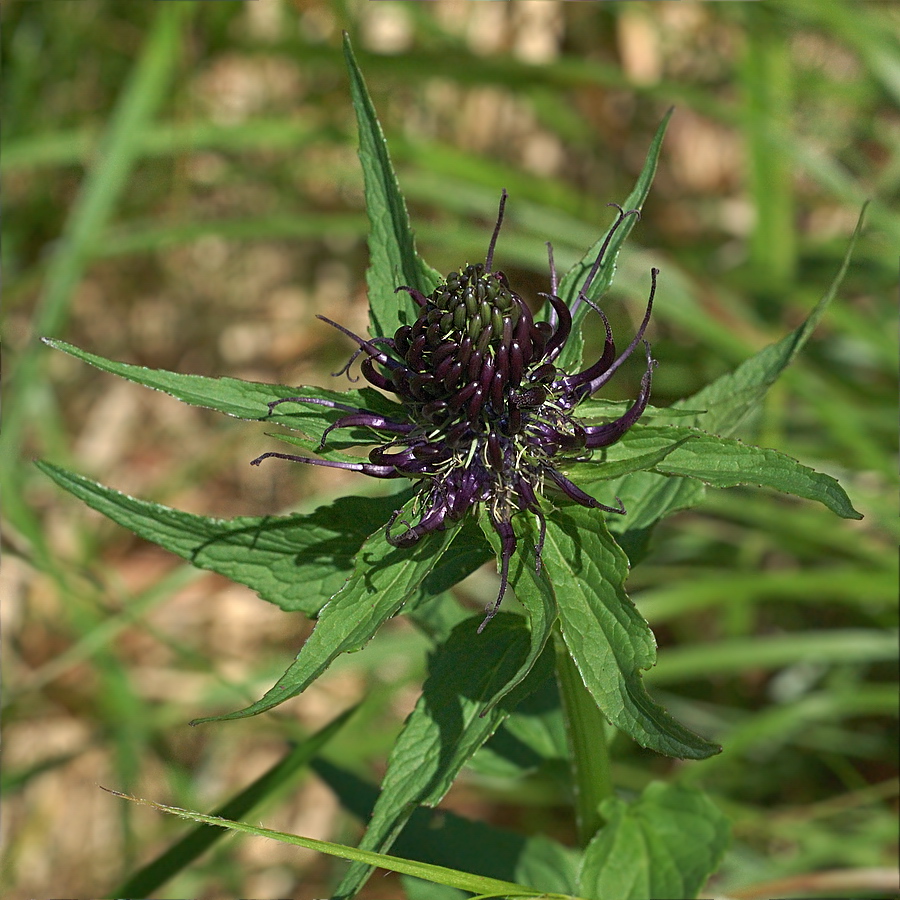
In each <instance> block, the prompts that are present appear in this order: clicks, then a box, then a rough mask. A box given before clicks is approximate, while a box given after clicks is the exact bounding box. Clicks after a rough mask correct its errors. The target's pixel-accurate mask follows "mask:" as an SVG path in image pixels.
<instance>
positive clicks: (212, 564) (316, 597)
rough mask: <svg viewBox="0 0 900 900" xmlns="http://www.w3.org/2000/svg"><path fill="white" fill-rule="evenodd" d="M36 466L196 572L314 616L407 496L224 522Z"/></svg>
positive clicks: (53, 468)
mask: <svg viewBox="0 0 900 900" xmlns="http://www.w3.org/2000/svg"><path fill="white" fill-rule="evenodd" d="M35 465H37V467H38V468H39V469H40V470H41V471H42V472H44V473H45V474H46V475H48V476H49V477H50V478H52V479H53V480H54V481H55V482H56V483H57V484H58V485H59V486H60V487H61V488H63V489H64V490H67V491H69V493H71V494H73V495H74V496H76V497H78V498H79V499H80V500H82V501H84V502H85V503H86V504H87V505H88V506H90V507H91V508H92V509H96V510H97V511H98V512H101V513H103V515H105V516H107V517H108V518H110V519H112V520H113V521H114V522H118V524H120V525H122V526H124V527H125V528H129V529H131V530H132V531H133V532H134V533H135V534H137V535H140V537H142V538H144V539H146V540H148V541H152V542H153V543H154V544H159V546H160V547H165V549H166V550H169V551H170V552H172V553H175V554H177V555H178V556H180V557H181V558H182V559H186V560H187V561H188V562H189V563H191V565H194V566H196V567H197V568H198V569H206V570H208V571H210V572H217V573H219V574H220V575H224V576H225V577H226V578H230V579H231V580H232V581H236V582H237V583H238V584H245V585H247V587H249V588H252V589H253V590H254V591H256V592H257V593H258V594H259V596H260V597H262V599H263V600H267V601H268V602H269V603H274V604H275V605H276V606H279V607H280V608H281V609H283V610H285V611H286V612H303V613H305V614H306V615H308V616H315V615H317V614H318V612H319V610H320V609H321V608H322V606H323V605H324V604H325V603H327V602H328V600H329V599H330V598H331V597H332V596H334V594H335V593H337V591H339V590H340V589H341V587H342V586H343V585H344V583H345V582H346V580H347V578H348V577H349V575H350V573H351V572H352V570H353V564H354V561H355V559H356V557H357V556H358V555H359V553H360V549H361V548H362V546H363V543H364V541H365V540H366V538H368V537H369V533H370V531H371V529H372V528H373V527H377V523H379V522H381V523H386V522H387V521H388V519H389V518H390V516H391V513H392V512H393V511H394V510H395V509H396V508H397V507H398V506H399V505H400V504H402V503H403V502H404V501H405V499H406V498H407V497H408V495H405V496H402V495H401V496H399V497H398V496H396V495H395V496H392V497H379V498H362V497H348V498H345V499H340V500H338V501H337V502H335V503H334V504H332V505H331V506H328V507H321V508H319V509H317V510H316V511H315V512H313V513H310V514H309V515H294V516H284V517H278V516H261V517H254V518H250V517H247V518H238V519H230V520H227V521H226V520H222V519H211V518H207V517H206V516H195V515H192V514H191V513H186V512H182V511H181V510H177V509H171V508H170V507H168V506H162V505H161V504H159V503H151V502H149V501H147V500H137V499H135V498H134V497H129V496H128V495H127V494H122V493H120V492H119V491H114V490H113V489H112V488H108V487H106V486H104V485H102V484H98V483H97V482H96V481H91V480H90V479H88V478H85V477H84V476H83V475H76V474H75V473H73V472H67V471H66V470H65V469H61V468H59V467H58V466H54V465H51V464H50V463H46V462H41V461H37V462H36V463H35Z"/></svg>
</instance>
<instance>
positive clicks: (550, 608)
mask: <svg viewBox="0 0 900 900" xmlns="http://www.w3.org/2000/svg"><path fill="white" fill-rule="evenodd" d="M478 524H479V525H480V526H481V530H482V531H483V532H484V535H485V537H486V538H487V540H488V543H489V544H490V545H491V546H492V547H493V550H494V553H495V554H496V555H497V558H498V560H499V558H500V536H499V535H498V534H497V532H496V531H495V530H494V528H493V526H492V525H491V523H490V520H489V518H488V516H487V513H486V512H485V511H484V510H482V512H481V515H480V516H479V519H478ZM512 525H513V530H514V531H515V535H516V550H515V553H513V557H512V559H511V560H510V564H509V584H510V587H511V588H512V589H513V591H514V593H515V595H516V597H517V598H518V600H519V602H520V603H521V604H522V606H523V607H525V612H526V613H527V614H528V620H529V624H530V626H531V627H530V629H529V636H530V648H529V651H528V655H527V656H526V657H525V659H524V660H523V661H522V665H521V667H520V668H519V671H518V672H516V674H515V675H514V676H513V677H512V678H510V680H509V681H508V682H507V683H506V684H504V685H502V686H501V687H500V688H499V689H498V691H497V693H496V694H495V695H494V696H493V697H491V699H490V701H489V702H488V707H489V708H490V707H491V706H493V705H494V704H495V703H497V702H498V701H499V700H500V699H501V698H503V697H505V696H506V694H508V693H509V692H510V691H512V690H513V689H514V688H515V687H517V686H518V685H519V684H520V683H521V682H522V681H523V680H524V679H525V677H526V676H527V675H528V673H529V672H530V671H531V668H532V666H534V664H535V663H536V662H537V660H538V658H539V657H540V656H541V654H542V653H543V652H544V648H545V647H546V645H547V641H548V639H549V638H550V635H551V634H552V633H553V623H554V622H555V621H556V616H557V612H556V601H555V600H554V598H553V592H552V591H551V590H550V588H549V586H548V585H547V584H546V582H544V581H536V580H535V579H534V578H531V577H525V578H523V577H522V572H523V570H524V569H528V570H530V571H531V572H532V573H533V572H534V570H535V567H536V558H535V555H534V547H535V546H536V541H537V535H536V534H535V519H534V516H532V515H524V516H516V517H515V518H514V519H513V522H512ZM488 627H490V626H488Z"/></svg>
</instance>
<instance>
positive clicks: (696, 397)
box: [673, 203, 868, 436]
mask: <svg viewBox="0 0 900 900" xmlns="http://www.w3.org/2000/svg"><path fill="white" fill-rule="evenodd" d="M866 206H868V203H866V204H865V205H864V206H863V208H862V211H861V212H860V214H859V219H858V220H857V222H856V228H855V229H854V231H853V236H852V237H851V238H850V244H849V246H848V247H847V252H846V253H845V254H844V259H843V261H842V262H841V266H840V269H838V273H837V275H835V277H834V280H833V281H832V283H831V286H830V287H829V288H828V290H827V291H826V292H825V295H824V296H823V297H822V299H821V300H820V301H819V302H818V303H817V304H816V306H815V308H814V309H813V310H812V312H811V313H810V314H809V315H808V316H807V317H806V320H805V321H804V322H803V323H802V324H801V325H800V326H798V327H797V328H795V329H794V330H793V331H792V332H791V333H790V334H788V335H787V336H785V337H783V338H782V339H781V340H780V341H778V342H777V343H774V344H769V346H767V347H764V348H763V349H762V350H760V351H759V352H758V353H755V354H754V355H753V356H751V357H750V358H749V359H747V360H745V361H744V362H742V363H741V364H740V365H739V366H738V367H737V369H735V370H734V371H733V372H729V373H728V374H726V375H723V376H721V377H720V378H717V379H716V380H715V381H714V382H712V383H711V384H708V385H707V386H706V387H704V388H702V389H701V390H699V391H697V393H696V394H693V395H692V396H690V397H686V398H685V399H684V400H679V401H678V402H677V403H675V404H673V407H674V408H676V409H678V408H680V407H682V408H693V409H706V410H707V412H705V413H703V414H702V415H698V416H697V417H696V418H695V419H694V421H693V422H692V423H691V424H694V425H700V426H702V427H703V428H705V429H706V430H708V431H715V432H717V433H719V434H722V435H726V436H727V435H729V434H731V433H733V432H734V430H735V429H736V428H737V427H738V426H739V425H740V424H741V422H742V421H743V420H744V418H745V417H746V416H747V414H748V413H749V412H751V411H752V410H753V409H754V408H756V407H757V406H758V405H759V403H760V402H761V401H762V398H763V397H764V396H765V393H766V391H767V390H768V389H769V387H770V386H771V385H772V384H773V383H774V382H775V381H776V380H777V378H778V376H779V375H780V374H781V373H782V372H783V371H784V370H785V369H786V368H787V367H788V365H790V363H791V362H792V361H793V360H794V358H795V357H796V356H797V354H798V353H799V352H800V351H801V350H802V349H803V346H804V345H805V344H806V342H807V341H808V340H809V338H810V335H812V333H813V331H814V330H815V328H816V326H817V325H818V324H819V320H820V319H821V318H822V316H823V315H824V314H825V310H826V309H827V308H828V306H829V304H830V303H831V301H832V300H833V299H834V298H835V296H836V295H837V292H838V290H839V289H840V286H841V282H842V281H843V280H844V275H845V274H846V273H847V268H848V267H849V265H850V258H851V257H852V255H853V249H854V247H855V246H856V241H857V239H858V238H859V235H860V233H861V231H862V226H863V221H864V219H865V214H866Z"/></svg>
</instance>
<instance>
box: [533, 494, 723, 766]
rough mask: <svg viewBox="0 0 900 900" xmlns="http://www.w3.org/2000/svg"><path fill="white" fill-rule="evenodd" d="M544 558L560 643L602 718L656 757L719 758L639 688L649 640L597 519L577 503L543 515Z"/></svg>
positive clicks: (621, 564) (650, 659) (623, 562)
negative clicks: (565, 648)
mask: <svg viewBox="0 0 900 900" xmlns="http://www.w3.org/2000/svg"><path fill="white" fill-rule="evenodd" d="M543 559H544V571H545V572H546V576H545V577H546V578H547V579H548V580H549V581H550V583H551V584H552V585H553V589H554V593H555V594H556V601H557V604H558V607H559V616H560V629H561V632H562V636H563V640H564V641H565V644H566V647H567V648H568V651H569V654H570V655H571V657H572V659H573V660H574V662H575V665H576V666H577V668H578V671H579V673H580V674H581V678H582V680H583V681H584V684H585V686H586V687H587V689H588V691H589V692H590V693H591V695H592V696H593V698H594V700H595V701H596V702H597V705H598V706H599V707H600V709H601V710H602V711H603V713H604V715H605V716H606V717H607V718H608V719H609V720H610V721H611V722H612V723H613V724H614V725H615V726H616V727H617V728H620V729H621V730H622V731H624V732H626V734H628V735H630V736H631V737H632V738H633V739H634V740H635V741H637V742H638V744H640V745H641V746H642V747H648V748H649V749H651V750H655V751H656V752H657V753H663V754H665V755H666V756H676V757H681V758H688V759H705V758H706V757H708V756H712V755H713V754H714V753H718V752H719V751H720V748H719V747H718V746H716V745H715V744H712V743H710V742H709V741H706V740H704V739H703V738H701V737H698V736H697V735H696V734H694V733H693V732H691V731H689V730H688V729H687V728H685V727H684V726H683V725H681V724H680V723H679V722H677V721H675V719H673V718H672V717H671V716H670V715H669V714H668V713H667V712H666V711H665V710H664V709H663V708H662V707H661V706H658V705H657V704H656V703H654V701H653V700H652V699H651V697H650V695H649V694H648V693H647V690H646V688H645V687H644V684H643V681H642V678H641V669H648V668H650V667H651V666H652V665H654V663H655V662H656V642H655V640H654V638H653V634H652V632H651V631H650V627H649V626H648V625H647V623H646V622H645V621H644V619H643V618H642V617H641V615H640V613H638V611H637V610H636V609H635V607H634V604H633V603H632V602H631V600H630V599H629V598H628V596H627V594H626V593H625V588H624V586H623V585H624V581H625V577H626V575H627V574H628V560H627V558H626V557H625V554H624V552H623V551H622V550H621V548H620V547H619V546H618V545H617V544H616V543H615V541H614V540H613V539H612V537H611V536H610V534H609V532H608V531H607V530H606V526H605V524H604V522H603V519H602V517H601V516H598V515H597V513H596V512H595V511H594V510H589V509H585V508H583V507H580V506H578V507H576V506H571V507H567V508H566V509H564V510H563V509H560V510H557V511H556V512H554V513H552V514H551V515H549V516H548V517H547V537H546V541H545V543H544V553H543Z"/></svg>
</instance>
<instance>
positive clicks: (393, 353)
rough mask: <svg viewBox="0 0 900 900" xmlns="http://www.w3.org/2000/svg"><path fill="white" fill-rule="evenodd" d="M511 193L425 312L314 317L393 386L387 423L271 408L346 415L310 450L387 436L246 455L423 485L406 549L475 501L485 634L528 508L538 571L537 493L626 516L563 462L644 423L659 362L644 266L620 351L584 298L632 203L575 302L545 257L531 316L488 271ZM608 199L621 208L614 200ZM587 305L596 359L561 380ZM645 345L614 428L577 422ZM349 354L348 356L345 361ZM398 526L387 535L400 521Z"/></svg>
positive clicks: (394, 537) (367, 370)
mask: <svg viewBox="0 0 900 900" xmlns="http://www.w3.org/2000/svg"><path fill="white" fill-rule="evenodd" d="M506 199H507V193H506V191H505V190H504V191H503V192H502V193H501V196H500V208H499V211H498V214H497V223H496V225H495V227H494V232H493V234H492V236H491V240H490V244H489V246H488V252H487V256H486V257H485V262H484V263H483V264H482V263H479V264H475V265H468V266H465V267H463V268H461V269H459V270H458V271H454V272H450V273H449V274H448V275H447V277H446V279H444V281H442V282H441V283H440V284H438V285H437V287H435V288H434V290H433V291H432V292H431V294H429V295H428V296H426V295H424V294H422V293H421V292H419V291H417V290H415V289H414V288H410V287H405V286H402V287H399V288H397V291H406V292H407V293H408V294H409V295H410V297H411V298H412V300H413V301H414V302H415V303H416V305H417V306H418V307H419V316H418V318H417V319H416V320H415V322H413V323H412V324H410V325H403V326H401V327H400V328H398V329H397V331H396V332H395V333H394V334H393V336H390V337H388V336H376V337H374V338H371V339H369V340H366V339H364V338H361V337H359V336H358V335H355V334H353V333H352V332H351V331H348V330H347V329H346V328H344V327H343V326H341V325H338V324H337V323H336V322H332V321H331V320H330V319H327V318H325V317H324V316H320V317H319V318H321V319H322V320H323V321H325V322H328V324H330V325H332V326H334V327H335V328H337V329H338V330H339V331H341V332H342V333H343V334H346V335H347V336H348V337H349V338H350V339H351V340H353V341H354V342H355V343H356V344H357V346H358V350H357V351H356V353H355V354H354V359H355V358H356V357H357V356H359V355H360V354H364V356H365V358H364V359H363V361H362V365H361V371H362V374H363V376H364V377H365V378H366V380H367V381H368V382H369V383H370V384H373V385H374V386H375V387H378V388H381V389H383V390H386V391H389V392H392V393H393V394H395V395H396V397H397V398H398V400H399V401H400V404H401V406H402V411H398V412H397V414H396V415H395V416H394V417H392V418H391V417H388V416H383V415H379V414H378V413H375V412H372V411H370V410H366V409H360V408H358V407H354V406H349V405H346V404H341V403H336V402H334V401H331V400H324V399H319V398H313V397H286V398H284V399H283V400H276V401H273V402H272V403H269V412H270V414H271V412H272V410H273V409H274V408H275V407H276V406H277V405H278V404H279V403H287V402H293V403H310V404H315V405H319V406H324V407H326V408H327V409H337V410H340V411H341V412H342V413H343V415H341V416H339V417H338V418H337V419H336V420H335V421H333V422H331V424H329V425H328V427H327V428H326V429H325V430H324V433H323V434H322V438H321V441H320V444H319V447H318V452H322V451H323V450H325V448H326V446H327V441H328V438H329V436H330V435H331V433H332V432H334V431H336V430H337V429H341V428H368V429H370V430H371V431H372V432H374V434H375V435H376V436H378V437H380V438H382V441H381V443H380V444H378V445H377V446H375V447H373V448H372V449H371V450H370V451H369V458H368V462H344V461H338V460H328V459H315V458H310V457H305V456H295V455H293V454H288V453H264V454H263V455H262V456H260V457H258V458H257V459H255V460H253V463H252V465H259V464H260V463H261V462H262V461H263V460H264V459H269V458H276V459H285V460H290V461H293V462H302V463H307V464H309V465H316V466H330V467H332V468H339V469H347V470H350V471H355V472H360V473H362V474H364V475H370V476H372V477H375V478H400V477H406V478H410V479H412V480H413V481H414V482H416V483H417V485H418V493H417V495H416V498H415V501H414V505H413V510H412V513H411V514H410V516H409V519H410V521H407V520H406V519H401V518H400V515H401V513H400V512H399V511H398V512H397V513H395V515H394V516H392V517H391V521H390V522H389V523H388V526H387V529H386V532H385V537H386V539H387V541H388V543H390V544H391V545H392V546H395V547H398V548H405V547H411V546H413V545H414V544H416V543H418V541H420V540H421V539H422V538H423V537H425V536H426V535H428V534H431V533H434V532H436V531H441V530H443V529H445V528H446V527H447V526H448V525H449V524H451V523H454V522H459V521H460V520H461V519H462V518H463V517H464V516H466V515H467V514H468V513H469V512H472V511H475V510H477V509H478V508H480V507H481V506H482V505H483V506H484V509H485V511H486V513H487V516H488V520H489V521H490V523H491V526H492V528H493V529H494V531H495V532H496V533H497V535H498V537H499V538H500V554H499V574H500V590H499V593H498V595H497V598H496V599H495V600H494V602H493V603H492V604H491V606H490V607H489V608H488V610H487V613H486V616H485V619H484V621H483V622H482V623H481V626H480V627H479V629H478V630H479V632H480V631H482V630H483V629H484V627H485V626H486V625H487V623H488V622H489V621H490V620H491V618H493V616H494V615H495V614H496V612H497V609H498V608H499V606H500V603H501V601H502V600H503V597H504V594H505V593H506V591H507V589H508V587H509V578H510V575H509V570H510V562H511V560H512V557H513V555H514V553H515V551H516V535H515V531H514V530H513V526H512V518H513V516H514V515H516V514H517V513H519V512H530V513H532V514H533V515H534V516H535V517H536V518H537V520H538V522H539V525H540V534H539V537H538V540H537V542H536V544H535V546H534V554H535V569H536V570H537V571H538V572H540V570H541V564H542V563H541V555H542V552H543V546H544V538H545V535H546V528H547V526H546V520H545V517H544V514H543V511H542V509H541V503H542V500H541V497H542V495H543V493H544V490H545V488H547V489H552V490H554V491H556V492H558V494H559V495H561V496H562V497H564V498H566V499H568V500H570V501H572V502H574V503H578V504H580V505H581V506H585V507H589V508H591V509H596V510H598V511H602V512H606V513H610V514H616V515H623V514H624V513H625V507H624V505H623V504H622V501H621V500H620V499H619V498H618V497H616V498H615V500H616V505H615V506H608V505H606V504H603V503H601V502H600V501H599V500H597V499H595V498H594V497H592V496H590V495H589V494H587V493H585V492H584V491H583V490H581V488H579V487H578V486H577V485H575V484H573V483H572V482H571V481H570V480H569V479H568V478H566V476H565V475H563V474H562V472H561V471H560V470H559V468H558V466H559V465H560V464H563V463H565V462H566V461H567V460H568V461H571V460H574V459H578V458H583V456H584V454H585V453H589V452H590V451H591V450H594V449H597V448H602V447H607V446H609V445H610V444H613V443H615V442H616V441H617V440H619V439H620V438H621V437H622V435H623V434H625V432H626V431H628V429H629V428H631V426H632V425H634V423H635V422H637V421H638V419H639V418H640V416H641V414H642V413H643V412H644V409H645V408H646V406H647V402H648V400H649V397H650V389H651V382H652V375H653V367H654V365H655V361H654V360H653V358H652V356H651V352H650V345H649V344H648V343H647V342H646V341H645V340H644V333H645V331H646V329H647V326H648V323H649V321H650V315H651V312H652V309H653V299H654V296H655V293H656V276H657V274H658V271H657V270H656V269H651V282H652V285H651V290H650V296H649V299H648V301H647V308H646V311H645V313H644V317H643V320H642V322H641V324H640V326H639V328H638V330H637V333H636V334H635V335H634V337H633V339H632V340H631V342H630V343H629V345H628V347H626V349H625V350H624V352H622V353H621V354H619V355H618V356H617V355H616V347H615V342H614V341H613V335H612V329H611V328H610V325H609V321H608V320H607V318H606V316H605V315H604V314H603V313H602V312H601V311H600V310H599V309H597V307H595V305H594V304H593V303H592V302H591V301H590V300H589V299H588V297H587V292H588V290H589V289H590V286H591V283H592V282H593V279H594V278H595V277H596V274H597V272H598V271H599V268H600V266H601V265H602V263H603V259H604V254H605V253H606V251H607V250H608V248H609V245H610V241H611V240H612V236H613V235H614V234H615V232H616V230H617V229H618V228H619V227H621V225H622V223H623V222H624V221H625V219H626V218H628V217H629V216H631V215H638V214H639V213H638V211H637V210H628V211H625V210H623V209H622V208H621V207H617V209H618V210H619V216H618V218H617V219H616V222H615V223H614V224H613V227H612V228H611V229H610V231H609V234H608V235H607V236H606V239H605V240H604V242H603V245H602V247H601V248H600V252H599V254H598V255H597V259H596V261H595V263H594V265H593V267H592V268H591V270H590V272H589V273H588V276H587V278H586V279H585V281H584V283H583V284H582V285H581V288H580V290H579V291H578V293H577V295H576V299H575V302H574V303H573V305H572V307H571V308H570V307H569V306H568V305H567V304H566V303H565V302H564V301H563V300H562V299H561V298H560V297H559V296H557V293H556V292H557V290H558V289H559V285H558V282H557V277H556V268H555V266H554V263H553V251H552V248H550V247H549V245H548V253H549V260H550V273H551V274H550V282H551V283H550V288H551V292H550V293H549V294H543V295H542V296H543V297H544V298H545V299H546V302H547V304H548V305H549V319H548V321H545V322H535V320H534V317H533V316H532V314H531V311H530V309H529V307H528V305H527V304H526V303H525V301H524V300H523V299H522V298H521V297H520V296H519V295H518V294H517V293H515V292H514V291H513V290H512V288H511V287H510V285H509V281H508V280H507V278H506V276H505V275H504V274H503V272H499V271H497V272H495V271H493V268H492V267H493V257H494V250H495V247H496V244H497V241H498V239H499V234H500V227H501V225H502V222H503V214H504V208H505V204H506ZM613 205H615V204H613ZM583 302H587V303H589V304H590V305H591V307H592V308H595V309H597V312H598V313H599V315H600V318H601V321H602V322H603V327H604V329H605V341H604V347H603V351H602V354H601V356H600V358H599V359H598V360H597V361H596V362H595V363H593V364H592V365H590V366H588V367H587V368H586V369H585V370H584V371H582V372H580V373H576V374H567V373H566V372H564V371H562V370H561V369H559V368H557V366H556V365H555V362H556V360H557V359H558V358H559V356H560V354H561V352H562V350H563V349H564V348H565V345H566V342H567V341H568V339H569V337H570V335H571V332H572V310H573V309H574V308H576V307H577V306H578V305H579V304H580V303H583ZM642 342H643V344H644V347H645V351H646V360H647V368H646V371H645V373H644V375H643V377H642V378H641V384H640V389H639V391H638V395H637V397H636V398H635V400H634V402H633V404H632V405H631V407H630V408H629V409H628V410H626V412H625V413H624V414H623V415H621V416H619V417H618V418H616V419H613V420H612V421H610V422H606V423H604V424H600V425H584V424H582V422H581V421H580V420H579V419H578V417H577V416H576V409H577V407H578V405H579V404H580V403H581V402H582V401H584V400H586V399H587V398H588V397H590V396H591V395H592V394H593V393H594V392H595V391H597V390H598V389H599V388H600V387H601V386H603V385H604V384H606V382H607V381H608V380H609V379H610V378H611V376H612V375H613V373H614V372H615V371H616V370H617V369H618V368H619V367H620V366H621V364H622V363H623V362H624V361H625V360H626V359H628V358H629V356H630V355H631V354H632V352H633V351H634V350H635V348H636V347H637V346H638V344H640V343H642ZM351 362H352V360H351ZM398 523H399V525H400V526H401V527H400V528H398V530H397V531H395V530H394V529H395V527H396V526H397V525H398Z"/></svg>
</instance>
